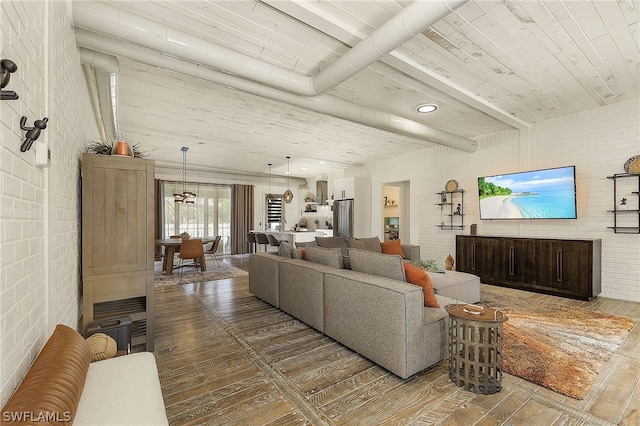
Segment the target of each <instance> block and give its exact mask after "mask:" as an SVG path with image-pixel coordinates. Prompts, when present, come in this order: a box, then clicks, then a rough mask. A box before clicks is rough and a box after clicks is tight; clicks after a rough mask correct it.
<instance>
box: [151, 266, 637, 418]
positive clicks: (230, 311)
mask: <svg viewBox="0 0 640 426" xmlns="http://www.w3.org/2000/svg"><path fill="white" fill-rule="evenodd" d="M225 262H228V263H231V264H233V265H234V266H237V267H240V268H244V269H246V268H247V267H248V260H247V257H243V258H238V257H235V258H226V259H225ZM483 286H484V285H483ZM504 291H505V292H508V293H509V294H510V295H511V296H518V297H530V298H535V300H538V301H544V302H547V301H548V302H549V303H566V304H572V305H575V306H580V307H583V308H586V309H595V310H599V311H603V312H609V313H613V314H617V315H624V316H628V317H631V318H635V319H636V320H638V319H640V303H632V302H624V301H618V300H611V299H599V298H597V299H594V300H593V301H591V302H581V301H575V300H571V299H563V298H558V297H554V296H546V295H539V294H534V293H527V292H522V291H518V290H510V289H504ZM155 302H156V315H155V321H156V322H155V324H156V340H155V348H156V350H155V352H154V353H155V356H156V358H157V362H158V370H159V374H160V381H161V385H162V392H163V396H164V400H165V405H166V410H167V415H168V417H169V421H170V423H171V424H172V425H202V424H211V425H358V426H361V425H391V424H393V425H498V424H505V425H544V426H547V425H625V426H638V425H640V345H639V343H640V325H638V323H636V326H635V327H634V329H633V330H632V331H631V333H630V335H629V337H628V338H627V339H626V340H625V342H624V343H623V345H622V346H621V347H620V348H619V349H618V350H617V351H616V353H615V354H614V355H613V357H612V359H611V360H610V362H609V363H608V365H607V366H606V368H605V369H604V371H602V372H601V373H600V375H599V376H598V379H597V381H596V383H595V384H594V385H593V387H592V388H591V391H590V393H589V394H588V396H587V397H586V398H585V399H584V400H582V401H578V400H575V399H572V398H569V397H565V396H562V395H560V394H557V393H555V392H552V391H550V390H548V389H545V388H543V387H540V386H537V385H534V384H532V383H529V382H527V381H524V380H522V379H520V378H518V377H515V376H511V375H508V374H505V375H504V378H503V389H502V391H501V392H499V393H497V394H494V395H476V394H474V393H471V392H467V391H464V390H462V389H461V388H459V387H457V386H455V385H454V384H453V383H451V381H450V380H449V378H448V374H447V364H446V361H445V362H441V363H439V364H437V365H436V366H434V367H432V368H430V369H427V370H425V371H423V372H421V373H419V374H416V375H415V376H413V377H410V378H409V379H407V380H401V379H399V378H398V377H397V376H395V375H393V374H391V373H389V372H387V371H386V370H384V369H383V368H381V367H378V366H377V365H375V364H373V363H372V362H370V361H369V360H367V359H366V358H363V357H361V356H360V355H358V354H357V353H355V352H353V351H352V350H350V349H348V348H346V347H344V346H342V345H341V344H339V343H337V342H335V341H333V340H332V339H330V338H328V337H326V336H324V335H323V334H321V333H319V332H317V331H316V330H314V329H312V328H310V327H309V326H307V325H305V324H304V323H302V322H300V321H298V320H296V319H294V318H292V317H291V316H289V315H287V314H285V313H284V312H282V311H280V310H279V309H276V308H274V307H272V306H271V305H269V304H267V303H265V302H263V301H261V300H259V299H257V298H255V297H254V296H253V295H252V294H251V293H249V289H248V278H247V277H240V278H233V279H228V280H219V281H213V282H207V283H198V284H186V285H182V286H173V287H164V288H159V289H156V300H155Z"/></svg>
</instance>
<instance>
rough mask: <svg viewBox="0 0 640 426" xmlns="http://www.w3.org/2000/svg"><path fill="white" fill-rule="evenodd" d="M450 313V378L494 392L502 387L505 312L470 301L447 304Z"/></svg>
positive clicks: (474, 388)
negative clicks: (470, 302) (468, 302)
mask: <svg viewBox="0 0 640 426" xmlns="http://www.w3.org/2000/svg"><path fill="white" fill-rule="evenodd" d="M445 309H446V311H447V312H448V313H449V318H450V322H451V323H450V326H449V378H450V379H451V381H452V382H453V383H455V384H456V385H458V386H460V387H462V388H464V389H465V390H468V391H471V392H475V393H480V394H485V395H487V394H492V393H496V392H500V389H502V324H503V323H504V322H505V321H507V320H508V318H507V317H506V316H505V314H504V312H502V311H500V310H496V309H492V308H489V307H482V306H477V305H467V304H453V305H447V306H445Z"/></svg>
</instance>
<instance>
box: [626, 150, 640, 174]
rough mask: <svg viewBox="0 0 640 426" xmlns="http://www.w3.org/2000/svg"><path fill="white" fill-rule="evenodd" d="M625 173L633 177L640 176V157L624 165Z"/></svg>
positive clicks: (637, 156) (635, 156)
mask: <svg viewBox="0 0 640 426" xmlns="http://www.w3.org/2000/svg"><path fill="white" fill-rule="evenodd" d="M624 171H625V172H627V173H629V174H631V175H640V155H634V156H633V157H631V158H629V159H628V160H627V162H626V163H624Z"/></svg>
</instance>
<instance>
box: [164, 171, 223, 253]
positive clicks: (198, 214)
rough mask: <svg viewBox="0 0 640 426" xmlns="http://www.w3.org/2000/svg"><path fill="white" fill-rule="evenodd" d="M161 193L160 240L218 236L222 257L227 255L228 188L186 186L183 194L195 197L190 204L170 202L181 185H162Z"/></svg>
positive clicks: (180, 188) (176, 183)
mask: <svg viewBox="0 0 640 426" xmlns="http://www.w3.org/2000/svg"><path fill="white" fill-rule="evenodd" d="M162 190H163V194H164V197H163V200H162V204H163V206H162V208H163V213H164V214H163V218H162V221H163V227H162V232H163V235H162V238H169V237H170V236H171V235H179V234H181V233H183V232H187V233H188V234H189V235H190V236H192V237H215V236H217V235H220V236H221V237H222V239H221V241H220V247H221V249H222V253H223V254H229V253H230V252H231V241H230V238H231V186H229V185H214V184H203V183H199V184H195V183H191V184H189V183H187V190H190V191H193V192H195V193H196V194H198V196H197V197H196V200H195V203H194V204H187V203H176V202H174V198H173V194H174V193H178V192H182V182H162Z"/></svg>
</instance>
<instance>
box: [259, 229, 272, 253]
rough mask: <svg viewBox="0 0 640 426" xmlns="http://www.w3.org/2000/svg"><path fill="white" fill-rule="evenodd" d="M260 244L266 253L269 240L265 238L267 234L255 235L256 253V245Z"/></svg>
mask: <svg viewBox="0 0 640 426" xmlns="http://www.w3.org/2000/svg"><path fill="white" fill-rule="evenodd" d="M260 244H262V245H263V246H264V251H267V246H268V245H269V239H268V238H267V234H261V233H257V234H256V252H257V251H258V248H257V245H260Z"/></svg>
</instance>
